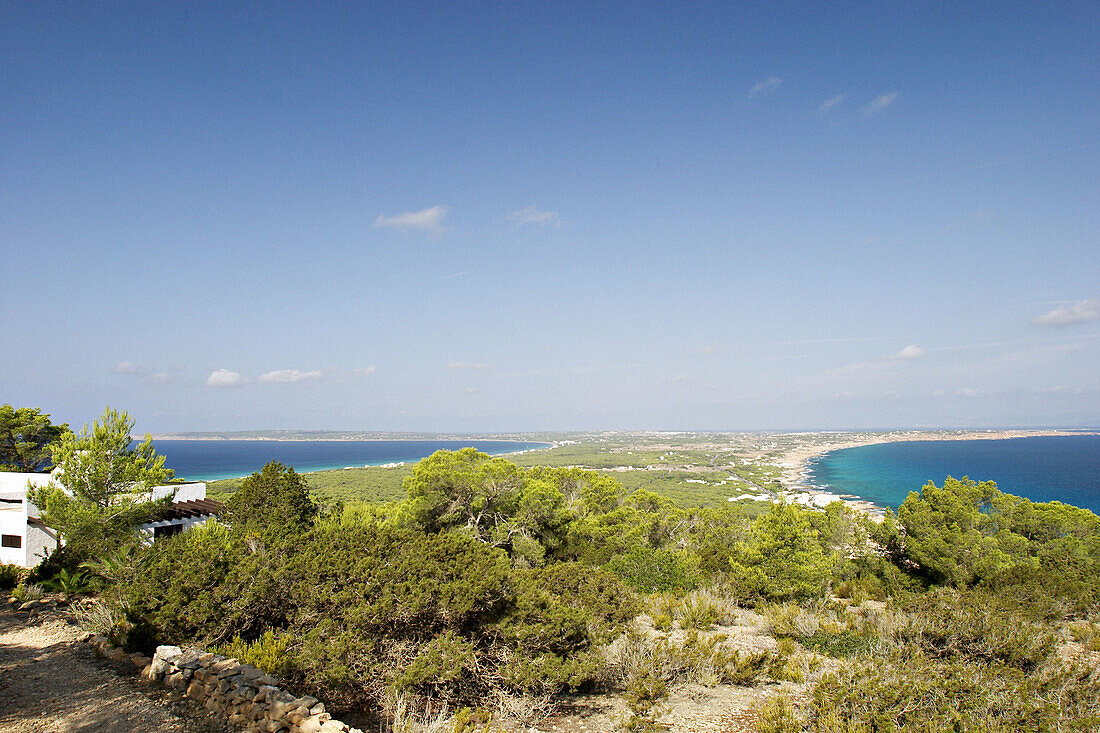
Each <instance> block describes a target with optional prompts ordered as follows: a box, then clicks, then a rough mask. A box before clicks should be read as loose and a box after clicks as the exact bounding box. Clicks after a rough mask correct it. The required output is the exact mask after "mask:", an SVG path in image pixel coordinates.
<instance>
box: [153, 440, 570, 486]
mask: <svg viewBox="0 0 1100 733" xmlns="http://www.w3.org/2000/svg"><path fill="white" fill-rule="evenodd" d="M165 440H177V439H176V438H170V439H169V438H165ZM191 440H200V439H199V438H192V439H191ZM201 440H205V439H201ZM225 440H226V441H227V442H228V441H233V440H251V439H249V438H240V439H238V438H229V439H225ZM272 440H275V441H279V440H288V439H283V438H277V439H272ZM375 440H377V441H382V439H381V438H378V439H375ZM479 440H480V439H479ZM294 442H319V441H294ZM337 442H344V441H337ZM349 442H358V441H349ZM363 442H366V441H363ZM386 442H398V441H389V440H387V441H386ZM412 442H422V441H412ZM496 442H500V443H509V442H516V443H524V442H535V441H521V440H517V441H508V440H500V441H496ZM539 442H540V445H539V447H537V448H521V449H519V450H513V451H508V452H506V453H490V454H489V455H491V456H492V457H493V458H500V457H503V456H517V455H520V454H521V453H530V452H532V451H540V450H549V449H551V448H554V447H556V446H557V443H550V442H546V443H543V442H541V441H539ZM415 463H417V461H387V462H385V463H357V464H355V465H351V466H330V467H328V468H315V469H312V470H309V471H298V472H297V473H299V474H301V475H303V476H307V475H309V474H312V473H326V472H329V471H353V470H356V469H361V468H401V467H402V466H411V465H413V464H415ZM250 475H251V473H246V474H241V475H238V476H220V477H218V478H198V479H189V480H194V481H206V482H213V481H236V480H238V479H243V478H247V477H248V476H250Z"/></svg>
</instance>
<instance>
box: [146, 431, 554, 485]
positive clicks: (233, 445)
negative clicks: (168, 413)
mask: <svg viewBox="0 0 1100 733" xmlns="http://www.w3.org/2000/svg"><path fill="white" fill-rule="evenodd" d="M153 445H154V447H155V448H156V450H157V453H160V454H161V455H163V456H165V458H166V461H165V463H166V465H167V466H168V467H169V468H171V469H173V470H175V472H176V477H177V478H184V479H187V480H189V481H216V480H218V479H225V478H236V477H238V476H247V475H249V474H251V473H252V472H253V471H259V470H260V469H261V468H263V466H264V464H265V463H267V462H268V461H279V462H280V463H282V464H284V465H286V466H293V467H294V470H296V471H298V472H299V473H304V472H306V471H327V470H329V469H334V468H348V467H351V466H382V465H385V464H387V463H410V462H415V461H419V460H420V459H421V458H424V457H425V456H430V455H431V454H432V453H434V452H435V451H437V450H443V449H446V450H458V449H459V448H465V447H467V446H473V447H474V448H477V449H478V450H479V451H481V452H483V453H488V454H490V455H500V454H502V453H514V452H516V451H523V450H532V449H536V448H548V447H549V446H550V444H549V443H525V442H521V441H513V440H155V441H153Z"/></svg>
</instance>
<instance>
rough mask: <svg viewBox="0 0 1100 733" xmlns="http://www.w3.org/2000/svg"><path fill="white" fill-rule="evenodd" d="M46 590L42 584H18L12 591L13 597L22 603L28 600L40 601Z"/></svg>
mask: <svg viewBox="0 0 1100 733" xmlns="http://www.w3.org/2000/svg"><path fill="white" fill-rule="evenodd" d="M45 594H46V592H45V591H44V590H43V589H42V586H40V585H34V584H33V583H32V584H30V585H17V586H15V590H13V591H12V592H11V595H12V597H13V598H14V599H15V600H17V601H19V602H20V603H26V602H27V601H39V600H42V596H44V595H45Z"/></svg>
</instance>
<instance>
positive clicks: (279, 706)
mask: <svg viewBox="0 0 1100 733" xmlns="http://www.w3.org/2000/svg"><path fill="white" fill-rule="evenodd" d="M297 709H298V705H297V704H296V703H295V702H294V701H293V700H291V701H289V702H288V701H286V700H271V699H270V698H269V699H268V701H267V711H268V715H269V716H270V717H272V718H285V717H286V716H287V715H289V714H290V713H292V712H294V711H295V710H297Z"/></svg>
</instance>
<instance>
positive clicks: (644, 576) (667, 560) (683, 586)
mask: <svg viewBox="0 0 1100 733" xmlns="http://www.w3.org/2000/svg"><path fill="white" fill-rule="evenodd" d="M605 567H606V568H607V570H609V571H611V572H612V573H614V574H615V575H617V576H619V578H621V579H622V581H623V582H624V583H626V584H627V585H629V586H631V587H633V588H636V589H637V590H639V591H642V592H643V593H656V592H663V593H668V592H675V591H679V592H683V591H687V590H691V589H692V588H695V587H696V586H697V585H698V584H699V583H700V582H701V581H702V575H701V574H700V572H699V569H698V564H697V562H696V561H695V560H694V559H693V558H692V557H691V556H690V555H688V554H686V553H685V552H683V551H682V550H676V549H672V548H659V549H654V548H652V547H648V546H645V545H635V546H633V547H631V548H630V549H629V550H627V551H626V552H624V553H621V554H618V555H615V556H614V557H612V558H611V559H610V560H609V561H608V563H607V565H605Z"/></svg>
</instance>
